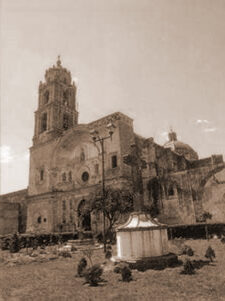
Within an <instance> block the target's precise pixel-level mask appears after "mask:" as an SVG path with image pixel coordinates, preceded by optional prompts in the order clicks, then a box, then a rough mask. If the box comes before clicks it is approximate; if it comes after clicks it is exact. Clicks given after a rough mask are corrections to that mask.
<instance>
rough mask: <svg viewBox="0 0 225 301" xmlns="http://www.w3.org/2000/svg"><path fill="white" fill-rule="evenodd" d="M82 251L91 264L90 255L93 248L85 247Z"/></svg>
mask: <svg viewBox="0 0 225 301" xmlns="http://www.w3.org/2000/svg"><path fill="white" fill-rule="evenodd" d="M82 252H83V254H84V256H87V258H88V259H89V261H90V264H91V266H92V265H93V263H92V256H93V252H94V250H93V249H91V248H87V249H84V250H82Z"/></svg>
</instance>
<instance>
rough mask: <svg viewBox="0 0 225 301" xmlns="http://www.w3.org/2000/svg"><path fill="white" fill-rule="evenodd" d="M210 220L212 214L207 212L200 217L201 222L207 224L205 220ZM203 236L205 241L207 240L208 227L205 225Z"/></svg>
mask: <svg viewBox="0 0 225 301" xmlns="http://www.w3.org/2000/svg"><path fill="white" fill-rule="evenodd" d="M209 219H212V214H211V213H209V212H208V211H204V212H203V213H202V215H201V220H202V221H203V222H206V223H207V220H209ZM205 235H206V239H208V240H209V233H208V226H207V225H205Z"/></svg>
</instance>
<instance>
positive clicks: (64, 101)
mask: <svg viewBox="0 0 225 301" xmlns="http://www.w3.org/2000/svg"><path fill="white" fill-rule="evenodd" d="M68 101H69V91H64V92H63V104H64V105H66V106H67V105H68Z"/></svg>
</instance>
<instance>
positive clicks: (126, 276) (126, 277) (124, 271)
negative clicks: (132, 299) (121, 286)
mask: <svg viewBox="0 0 225 301" xmlns="http://www.w3.org/2000/svg"><path fill="white" fill-rule="evenodd" d="M120 273H121V276H122V281H124V282H130V281H131V280H132V272H131V269H130V268H129V267H128V266H126V265H124V266H123V267H122V268H121V269H120Z"/></svg>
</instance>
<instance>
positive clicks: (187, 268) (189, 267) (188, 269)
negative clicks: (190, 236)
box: [181, 259, 195, 275]
mask: <svg viewBox="0 0 225 301" xmlns="http://www.w3.org/2000/svg"><path fill="white" fill-rule="evenodd" d="M181 274H185V275H193V274H195V268H194V266H193V264H192V262H191V261H190V259H187V260H186V261H185V262H184V265H183V270H182V271H181Z"/></svg>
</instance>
